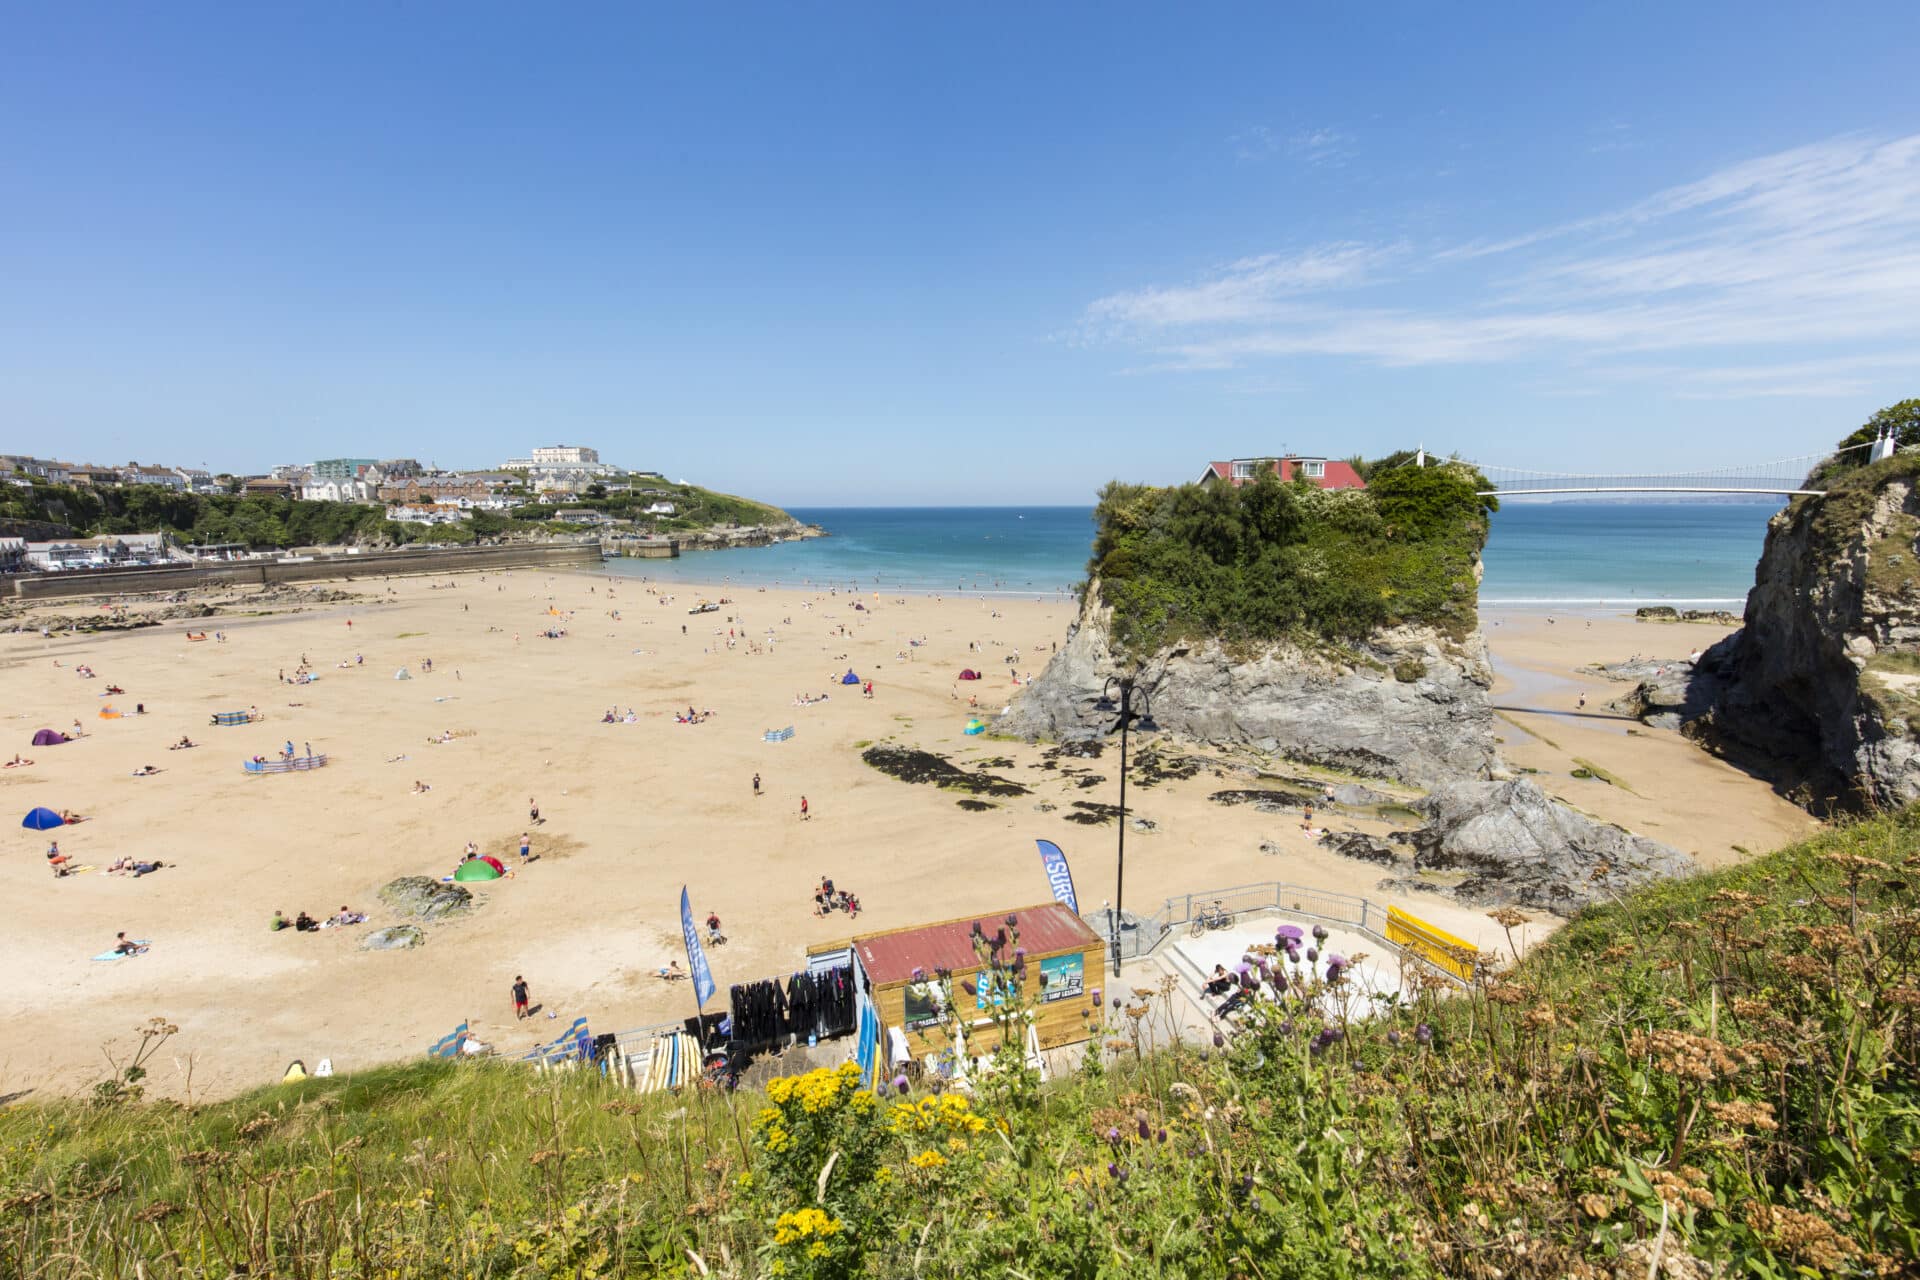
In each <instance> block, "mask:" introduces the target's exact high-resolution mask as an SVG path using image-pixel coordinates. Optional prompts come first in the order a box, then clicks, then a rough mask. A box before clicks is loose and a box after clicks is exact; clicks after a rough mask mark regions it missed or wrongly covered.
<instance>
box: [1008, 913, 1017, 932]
mask: <svg viewBox="0 0 1920 1280" xmlns="http://www.w3.org/2000/svg"><path fill="white" fill-rule="evenodd" d="M1019 923H1020V917H1019V916H1015V915H1009V916H1008V917H1007V928H1009V929H1011V928H1013V927H1014V926H1016V925H1018V924H1019Z"/></svg>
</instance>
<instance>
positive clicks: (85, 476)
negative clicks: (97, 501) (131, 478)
mask: <svg viewBox="0 0 1920 1280" xmlns="http://www.w3.org/2000/svg"><path fill="white" fill-rule="evenodd" d="M63 465H65V466H66V471H67V479H66V483H68V484H77V485H80V486H82V487H84V488H88V489H101V488H107V487H110V486H112V485H117V484H119V483H120V473H119V472H118V471H116V470H114V469H113V468H112V467H95V466H86V465H81V464H77V463H75V464H63Z"/></svg>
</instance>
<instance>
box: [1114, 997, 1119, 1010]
mask: <svg viewBox="0 0 1920 1280" xmlns="http://www.w3.org/2000/svg"><path fill="white" fill-rule="evenodd" d="M1113 1007H1114V1008H1116V1009H1118V1008H1119V1007H1120V997H1119V996H1115V997H1114V998H1113Z"/></svg>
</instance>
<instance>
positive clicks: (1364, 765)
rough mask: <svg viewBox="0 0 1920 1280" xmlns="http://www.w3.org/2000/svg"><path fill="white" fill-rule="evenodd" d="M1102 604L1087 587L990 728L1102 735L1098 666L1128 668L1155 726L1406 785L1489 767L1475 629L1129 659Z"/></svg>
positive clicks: (1105, 720)
mask: <svg viewBox="0 0 1920 1280" xmlns="http://www.w3.org/2000/svg"><path fill="white" fill-rule="evenodd" d="M1110 637H1111V614H1110V611H1109V610H1108V609H1107V608H1106V607H1105V606H1104V605H1102V604H1101V603H1100V591H1099V585H1098V584H1097V583H1095V584H1093V585H1091V586H1089V588H1088V589H1087V592H1086V597H1085V601H1084V602H1083V604H1082V606H1081V611H1080V617H1079V620H1078V621H1077V622H1076V623H1075V624H1074V627H1073V629H1072V630H1071V631H1070V632H1069V633H1068V636H1067V641H1066V643H1065V644H1063V645H1062V646H1061V647H1060V650H1059V652H1058V653H1056V654H1054V655H1053V659H1052V660H1051V661H1050V662H1049V663H1048V664H1047V667H1046V670H1045V671H1043V672H1042V673H1041V674H1040V676H1039V678H1038V679H1036V680H1035V681H1034V682H1033V683H1032V684H1030V685H1028V686H1027V687H1026V688H1024V689H1022V690H1021V691H1020V693H1019V695H1018V696H1017V697H1016V698H1015V699H1014V702H1013V704H1012V706H1011V707H1010V708H1009V710H1008V711H1007V712H1006V714H1004V715H1002V716H1001V717H1000V718H999V719H998V720H996V721H995V722H994V726H993V727H994V731H995V732H997V733H1010V734H1017V735H1020V736H1022V737H1027V738H1054V739H1061V740H1071V739H1078V738H1087V737H1092V736H1095V735H1098V734H1103V733H1105V732H1106V731H1107V730H1108V729H1109V728H1110V727H1111V725H1112V722H1113V716H1112V714H1111V713H1110V712H1109V713H1103V712H1102V711H1101V710H1099V709H1098V707H1097V706H1096V704H1097V703H1098V701H1099V699H1100V695H1101V690H1102V688H1103V686H1104V685H1105V683H1106V680H1107V677H1108V676H1111V675H1115V674H1117V673H1119V672H1120V671H1121V670H1122V669H1123V667H1124V668H1125V669H1128V670H1133V671H1135V674H1136V680H1137V683H1138V685H1139V686H1140V687H1141V688H1143V689H1145V690H1146V691H1147V693H1148V695H1149V696H1150V697H1151V699H1152V706H1153V718H1154V720H1155V722H1157V724H1158V725H1159V726H1160V728H1161V729H1163V730H1166V731H1170V732H1172V733H1174V734H1178V735H1180V736H1183V737H1186V738H1190V739H1193V740H1196V741H1202V742H1209V743H1216V744H1238V745H1244V746H1250V747H1254V748H1257V749H1259V750H1262V751H1269V752H1276V753H1279V754H1282V755H1285V756H1287V757H1289V758H1291V759H1294V760H1301V761H1306V762H1308V763H1312V764H1318V765H1325V766H1328V767H1331V768H1336V769H1341V770H1344V771H1347V772H1350V773H1357V774H1364V775H1367V776H1371V777H1380V778H1391V779H1393V780H1395V781H1399V782H1404V783H1411V784H1415V785H1427V784H1431V783H1434V782H1439V781H1442V780H1445V779H1452V778H1460V777H1468V778H1484V777H1487V776H1488V775H1489V774H1490V773H1491V772H1492V770H1493V768H1494V766H1495V754H1494V742H1493V710H1492V706H1491V704H1490V702H1489V700H1488V697H1487V691H1488V689H1489V687H1490V686H1491V685H1492V682H1493V675H1492V671H1491V670H1490V668H1489V667H1488V665H1487V654H1486V645H1485V642H1484V641H1483V640H1482V639H1481V638H1480V636H1479V634H1478V633H1477V632H1476V633H1474V634H1473V635H1472V636H1470V637H1469V638H1467V639H1466V640H1455V639H1453V638H1451V637H1449V636H1447V635H1444V634H1443V633H1441V632H1438V631H1436V630H1433V629H1431V628H1425V627H1400V628H1394V629H1391V630H1383V631H1380V632H1377V633H1375V634H1374V635H1372V636H1370V637H1369V638H1368V639H1367V640H1366V641H1365V642H1364V643H1361V644H1357V645H1353V646H1349V647H1345V648H1335V647H1332V646H1319V647H1314V648H1308V647H1305V646H1301V645H1296V644H1291V643H1283V644H1277V645H1273V646H1270V647H1267V648H1265V649H1263V650H1261V651H1259V652H1257V653H1247V654H1241V653H1234V652H1229V651H1228V650H1227V649H1226V648H1225V647H1223V646H1222V645H1221V644H1220V643H1219V642H1218V641H1207V642H1205V643H1200V644H1177V645H1173V646H1171V647H1169V648H1167V649H1165V650H1162V651H1161V652H1159V653H1156V654H1153V655H1152V656H1151V657H1149V658H1148V659H1147V660H1146V661H1145V662H1143V663H1140V664H1139V665H1138V667H1137V668H1136V667H1134V666H1133V664H1131V663H1123V662H1122V661H1121V659H1120V657H1119V656H1118V655H1117V654H1116V653H1115V651H1114V648H1113V645H1112V642H1111V638H1110Z"/></svg>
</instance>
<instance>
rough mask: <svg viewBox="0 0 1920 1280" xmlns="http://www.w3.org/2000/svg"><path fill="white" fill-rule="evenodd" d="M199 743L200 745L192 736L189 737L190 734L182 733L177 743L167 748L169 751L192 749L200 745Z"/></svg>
mask: <svg viewBox="0 0 1920 1280" xmlns="http://www.w3.org/2000/svg"><path fill="white" fill-rule="evenodd" d="M199 745H200V744H199V743H197V742H195V741H194V740H193V739H192V738H189V737H188V736H187V735H186V734H184V733H183V734H181V735H180V741H178V742H176V743H174V744H173V745H172V746H170V747H168V748H167V750H169V751H190V750H192V749H193V748H194V747H197V746H199Z"/></svg>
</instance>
